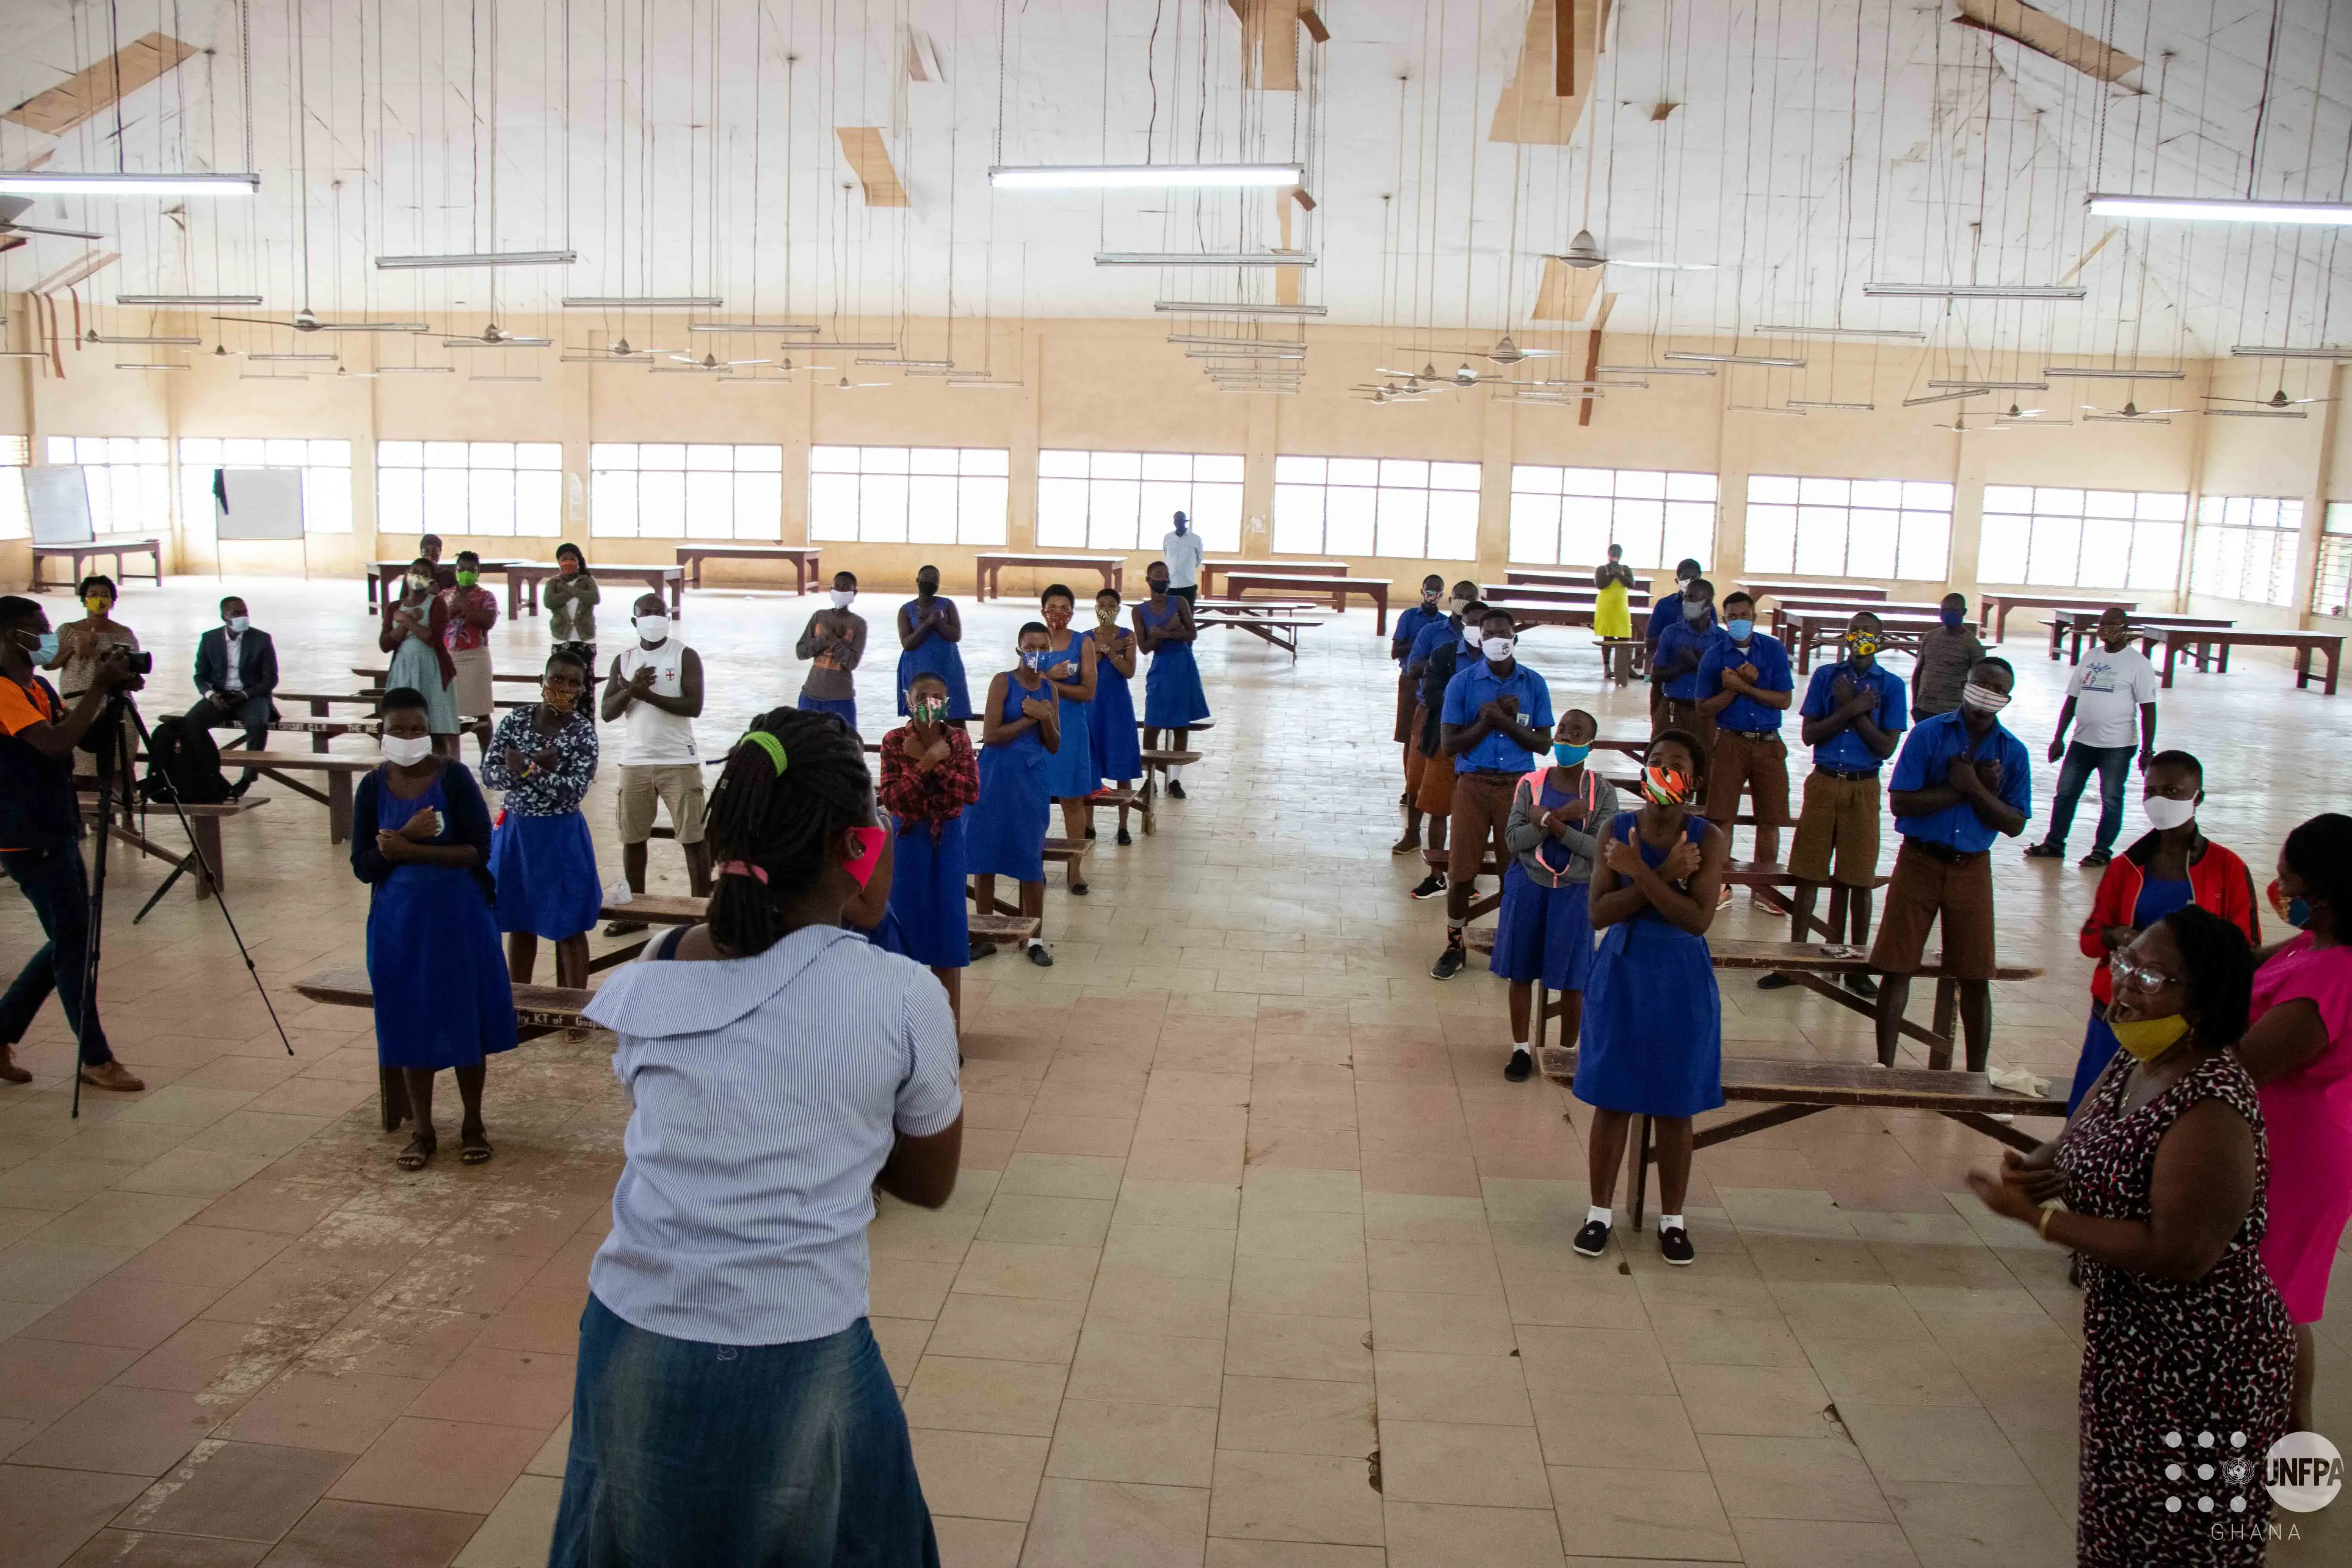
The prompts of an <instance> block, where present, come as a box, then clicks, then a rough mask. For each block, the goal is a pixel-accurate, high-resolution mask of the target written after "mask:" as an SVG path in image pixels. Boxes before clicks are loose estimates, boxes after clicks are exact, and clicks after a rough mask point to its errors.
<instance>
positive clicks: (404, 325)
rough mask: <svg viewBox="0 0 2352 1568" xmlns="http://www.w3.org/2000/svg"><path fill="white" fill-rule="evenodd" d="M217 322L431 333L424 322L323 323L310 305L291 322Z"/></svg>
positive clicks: (255, 318) (254, 319)
mask: <svg viewBox="0 0 2352 1568" xmlns="http://www.w3.org/2000/svg"><path fill="white" fill-rule="evenodd" d="M213 320H214V321H241V322H243V323H244V324H245V325H247V326H248V327H289V328H291V329H293V330H294V331H298V332H423V331H431V330H432V329H431V328H429V327H427V326H426V325H425V323H424V322H423V321H320V320H319V318H318V317H316V316H314V315H312V314H311V313H310V307H309V306H308V305H305V306H304V307H302V309H300V310H297V311H295V312H294V319H293V320H292V321H265V320H263V319H262V318H261V317H259V316H215V317H214V318H213Z"/></svg>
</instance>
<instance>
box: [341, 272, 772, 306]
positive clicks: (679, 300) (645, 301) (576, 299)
mask: <svg viewBox="0 0 2352 1568" xmlns="http://www.w3.org/2000/svg"><path fill="white" fill-rule="evenodd" d="M376 265H377V266H379V267H381V266H382V265H383V262H382V261H380V260H379V261H378V262H377V263H376ZM726 302H727V301H726V300H722V299H720V298H719V296H718V295H716V294H566V295H565V296H564V297H563V308H564V309H565V310H717V309H719V306H721V305H723V304H725V303H726Z"/></svg>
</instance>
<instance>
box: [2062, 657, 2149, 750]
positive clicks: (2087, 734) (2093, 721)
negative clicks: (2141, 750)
mask: <svg viewBox="0 0 2352 1568" xmlns="http://www.w3.org/2000/svg"><path fill="white" fill-rule="evenodd" d="M2066 695H2067V696H2069V697H2072V698H2073V699H2074V739H2075V740H2076V741H2078V742H2082V743H2083V744H2084V745H2085V746H2137V745H2138V744H2139V710H2140V704H2141V703H2143V702H2153V701H2155V700H2156V668H2155V666H2153V665H2151V664H2149V663H2148V662H2147V655H2146V654H2144V653H2142V652H2140V651H2139V649H2137V648H2136V647H2126V648H2125V649H2124V650H2123V652H2121V653H2109V652H2108V651H2107V650H2106V649H2105V647H2093V648H2091V649H2090V650H2089V651H2088V652H2086V653H2084V655H2083V662H2082V663H2080V664H2078V665H2076V666H2075V667H2074V678H2073V679H2070V680H2068V681H2067V682H2066Z"/></svg>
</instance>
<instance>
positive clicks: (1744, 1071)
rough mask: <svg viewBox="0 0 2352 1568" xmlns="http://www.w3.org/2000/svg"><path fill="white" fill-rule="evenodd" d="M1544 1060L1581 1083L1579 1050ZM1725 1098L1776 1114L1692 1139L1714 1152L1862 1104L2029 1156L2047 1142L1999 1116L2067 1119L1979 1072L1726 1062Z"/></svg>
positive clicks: (1647, 1133) (1555, 1076) (2054, 1104)
mask: <svg viewBox="0 0 2352 1568" xmlns="http://www.w3.org/2000/svg"><path fill="white" fill-rule="evenodd" d="M1541 1057H1542V1061H1543V1069H1544V1076H1545V1077H1546V1078H1548V1079H1551V1080H1553V1081H1554V1082H1555V1083H1563V1084H1565V1083H1570V1082H1573V1081H1574V1079H1575V1077H1576V1051H1575V1049H1574V1047H1567V1046H1546V1047H1543V1050H1542V1053H1541ZM1723 1098H1724V1099H1725V1100H1734V1101H1743V1100H1744V1101H1756V1102H1762V1103H1764V1104H1768V1105H1769V1106H1770V1107H1771V1108H1772V1109H1770V1110H1759V1111H1756V1112H1754V1113H1752V1114H1750V1115H1747V1116H1741V1117H1737V1118H1734V1119H1733V1120H1731V1121H1718V1122H1716V1123H1714V1124H1713V1125H1711V1126H1706V1127H1700V1128H1698V1129H1696V1131H1694V1132H1693V1134H1692V1137H1691V1147H1692V1148H1693V1149H1695V1150H1696V1149H1710V1148H1713V1147H1714V1146H1715V1145H1716V1144H1717V1143H1728V1142H1731V1141H1732V1140H1733V1139H1735V1138H1745V1137H1747V1136H1748V1134H1749V1133H1751V1132H1761V1131H1764V1130H1765V1129H1766V1128H1768V1127H1779V1126H1781V1125H1783V1124H1785V1123H1787V1122H1790V1121H1800V1120H1801V1119H1803V1118H1805V1117H1808V1116H1812V1115H1816V1114H1818V1113H1820V1112H1822V1111H1824V1110H1834V1109H1836V1108H1837V1107H1840V1106H1861V1107H1866V1108H1869V1109H1872V1110H1932V1111H1934V1112H1936V1113H1937V1115H1939V1116H1948V1117H1949V1118H1951V1119H1952V1120H1953V1121H1957V1122H1958V1123H1959V1124H1960V1125H1961V1126H1963V1127H1966V1128H1969V1129H1970V1130H1971V1131H1977V1132H1981V1133H1983V1134H1984V1135H1985V1136H1986V1137H1988V1138H1991V1139H1995V1140H1997V1141H1999V1142H2002V1143H2006V1144H2008V1145H2009V1146H2010V1147H2011V1148H2012V1149H2017V1150H2021V1151H2024V1152H2029V1153H2030V1152H2032V1151H2033V1150H2035V1149H2038V1148H2040V1147H2041V1146H2042V1140H2041V1139H2039V1138H2037V1137H2035V1136H2034V1135H2033V1134H2032V1133H2031V1132H2025V1131H2020V1130H2019V1129H2017V1128H2015V1127H2011V1126H2009V1125H2008V1124H2006V1123H2005V1122H2000V1121H1994V1120H1993V1118H1994V1117H1996V1116H2050V1117H2055V1118H2057V1119H2058V1120H2060V1121H2064V1120H2065V1116H2066V1100H2065V1097H2064V1096H2063V1095H2060V1096H2054V1097H2053V1096H2051V1095H2047V1094H2043V1095H2032V1094H2019V1093H2017V1092H2015V1091H2014V1090H2011V1089H1996V1088H1995V1087H1993V1084H1992V1083H1991V1081H1990V1079H1987V1078H1986V1076H1985V1075H1984V1074H1983V1073H1980V1072H1941V1071H1937V1070H1936V1069H1935V1068H1882V1067H1879V1066H1877V1065H1876V1064H1875V1063H1864V1062H1808V1061H1780V1060H1776V1059H1774V1058H1767V1057H1726V1058H1724V1060H1723ZM1638 1120H1639V1121H1640V1122H1641V1125H1640V1126H1639V1127H1637V1128H1635V1129H1633V1135H1632V1136H1630V1137H1628V1138H1627V1139H1626V1140H1625V1173H1626V1175H1627V1177H1628V1178H1629V1181H1628V1185H1629V1186H1630V1187H1631V1188H1632V1192H1631V1194H1629V1201H1630V1204H1631V1206H1632V1210H1633V1228H1634V1229H1635V1230H1637V1231H1638V1230H1639V1229H1641V1227H1642V1216H1643V1213H1644V1212H1645V1205H1646V1203H1647V1199H1648V1190H1647V1189H1648V1184H1649V1175H1650V1138H1651V1130H1650V1119H1649V1118H1648V1117H1646V1116H1643V1117H1641V1118H1639V1119H1638Z"/></svg>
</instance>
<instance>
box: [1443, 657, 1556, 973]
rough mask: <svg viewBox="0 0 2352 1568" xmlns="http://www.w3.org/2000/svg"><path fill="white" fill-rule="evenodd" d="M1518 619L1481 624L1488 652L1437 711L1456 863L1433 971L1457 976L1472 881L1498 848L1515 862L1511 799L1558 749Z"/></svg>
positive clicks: (1459, 674)
mask: <svg viewBox="0 0 2352 1568" xmlns="http://www.w3.org/2000/svg"><path fill="white" fill-rule="evenodd" d="M1518 640H1519V638H1518V624H1517V622H1515V621H1514V620H1512V619H1511V613H1510V611H1508V610H1488V611H1487V612H1486V614H1485V615H1484V616H1480V617H1479V621H1478V650H1479V652H1480V654H1481V655H1482V656H1483V657H1481V658H1477V659H1475V660H1472V661H1471V662H1469V663H1467V664H1465V665H1464V666H1463V667H1462V668H1459V669H1457V670H1455V671H1454V679H1451V680H1449V681H1447V682H1446V683H1445V705H1444V710H1442V711H1441V712H1440V714H1439V715H1438V742H1437V755H1435V756H1434V757H1432V758H1431V759H1430V763H1429V765H1430V766H1432V767H1444V766H1449V765H1450V766H1451V767H1452V768H1453V769H1454V811H1453V823H1452V830H1453V847H1452V850H1451V854H1452V856H1453V858H1452V860H1451V861H1450V862H1449V863H1448V866H1447V869H1448V870H1449V871H1450V872H1451V873H1452V875H1451V876H1449V877H1448V878H1447V879H1446V889H1445V951H1444V952H1441V953H1439V954H1438V955H1437V962H1436V963H1433V964H1432V965H1430V968H1429V973H1430V974H1431V975H1432V976H1433V977H1434V978H1436V979H1439V980H1451V979H1453V978H1454V976H1455V975H1456V974H1459V973H1462V966H1463V965H1464V964H1465V963H1469V962H1470V954H1469V952H1468V950H1467V948H1466V947H1465V944H1464V942H1463V938H1462V928H1463V927H1464V925H1465V924H1466V923H1468V921H1469V919H1470V889H1471V884H1472V883H1473V882H1475V880H1476V879H1477V876H1478V867H1479V864H1480V862H1482V861H1483V860H1484V859H1485V858H1486V849H1487V846H1488V845H1490V844H1491V845H1492V846H1493V847H1494V851H1495V864H1496V865H1497V866H1508V865H1509V864H1510V859H1509V858H1508V857H1507V855H1506V854H1505V853H1504V847H1503V829H1504V827H1505V826H1506V825H1507V824H1508V823H1509V821H1510V819H1511V796H1512V795H1513V793H1514V792H1515V791H1516V790H1517V788H1518V783H1519V780H1520V779H1521V778H1523V777H1524V776H1526V774H1527V773H1528V771H1529V770H1530V769H1532V768H1533V767H1534V766H1535V765H1536V753H1537V752H1543V751H1549V749H1550V748H1551V743H1552V742H1551V731H1552V726H1553V724H1554V723H1555V722H1556V721H1555V720H1554V719H1553V718H1552V712H1551V688H1550V687H1549V686H1547V685H1546V684H1544V678H1543V677H1542V676H1540V675H1538V674H1537V673H1536V672H1535V671H1534V670H1532V669H1529V668H1528V667H1527V666H1525V665H1523V664H1521V663H1519V662H1518V661H1517V659H1516V658H1513V657H1512V656H1513V653H1514V651H1515V650H1516V649H1517V647H1518Z"/></svg>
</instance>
